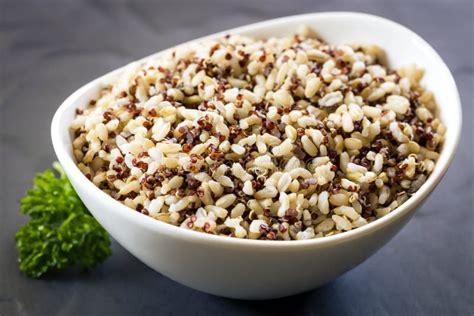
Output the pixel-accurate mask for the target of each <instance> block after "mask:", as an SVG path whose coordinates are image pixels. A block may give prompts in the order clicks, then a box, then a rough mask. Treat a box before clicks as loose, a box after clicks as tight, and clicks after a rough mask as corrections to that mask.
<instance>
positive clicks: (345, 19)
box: [51, 12, 461, 246]
mask: <svg viewBox="0 0 474 316" xmlns="http://www.w3.org/2000/svg"><path fill="white" fill-rule="evenodd" d="M302 24H306V25H308V26H310V27H311V28H313V29H314V30H315V31H316V32H317V34H318V35H319V36H320V37H321V38H322V39H324V40H325V41H327V42H329V43H334V44H343V43H346V44H351V43H357V44H375V45H378V46H380V47H381V48H382V49H383V50H384V51H385V53H386V57H387V61H388V64H389V66H390V67H391V68H397V67H399V66H401V65H406V64H410V63H415V64H417V65H418V66H420V67H422V68H424V70H425V76H424V77H423V80H422V83H423V85H424V86H425V87H426V88H427V89H428V90H430V91H431V92H433V94H434V96H435V99H436V101H437V104H438V108H439V116H440V118H441V120H442V121H443V123H444V124H445V125H446V126H447V132H446V141H445V144H444V146H443V149H442V152H441V155H440V158H439V160H438V162H437V164H436V167H435V170H434V171H433V173H432V175H431V176H430V177H429V178H428V180H427V181H426V182H425V184H423V186H422V187H421V188H420V189H419V190H418V192H417V193H415V194H414V196H412V197H411V198H410V199H409V200H408V201H407V202H405V203H404V204H403V205H402V206H401V207H399V208H397V209H396V210H395V211H393V212H391V213H390V214H389V215H387V216H385V217H383V218H381V219H379V220H377V221H375V222H373V223H370V224H369V225H366V226H363V227H361V228H358V229H356V230H353V231H350V232H345V233H344V234H339V235H336V236H331V237H325V238H321V239H314V240H305V241H289V242H288V243H289V244H296V243H305V242H306V243H308V242H309V243H321V242H329V241H330V240H342V239H343V238H348V237H350V236H355V235H357V234H362V233H368V232H369V231H370V230H371V229H375V228H376V227H378V226H381V225H382V226H383V225H386V224H387V223H389V222H390V221H392V220H394V219H395V218H396V217H397V216H399V215H400V214H401V213H404V212H407V211H410V210H412V209H413V208H414V207H415V206H416V205H417V204H418V203H419V202H421V201H422V200H423V199H424V198H426V196H427V195H428V194H429V193H430V192H431V190H432V189H433V188H434V187H435V186H436V184H437V183H438V182H439V181H440V180H441V178H442V176H443V175H444V173H445V172H446V170H447V168H448V165H449V162H450V161H451V159H452V158H453V155H454V151H455V148H456V146H457V143H458V141H459V135H460V130H461V105H460V101H459V95H458V92H457V89H456V85H455V83H454V80H453V78H452V76H451V73H450V72H449V70H448V68H447V66H446V65H445V64H444V62H443V61H442V59H441V58H440V57H439V55H438V54H437V53H436V52H435V51H434V49H433V48H432V47H431V46H430V45H429V44H428V43H426V42H425V41H424V40H423V39H422V38H421V37H419V36H418V35H416V34H415V33H413V32H412V31H410V30H408V29H407V28H405V27H403V26H401V25H399V24H397V23H394V22H392V21H389V20H386V19H384V18H380V17H376V16H372V15H367V14H360V13H349V12H332V13H316V14H306V15H300V16H291V17H285V18H280V19H276V20H270V21H265V22H261V23H257V24H252V25H248V26H244V27H240V28H236V29H231V30H227V31H224V32H220V33H217V34H214V35H210V36H207V37H204V38H201V39H197V40H195V41H199V40H202V39H206V38H214V37H220V36H223V35H225V34H228V33H238V34H242V35H247V36H252V37H256V38H266V37H272V36H286V35H292V34H294V32H295V31H296V30H297V28H298V27H299V26H300V25H302ZM185 44H187V43H184V44H182V45H185ZM160 53H162V52H160ZM160 53H156V54H154V55H151V56H148V57H145V58H144V59H142V60H146V59H149V58H154V57H155V56H157V55H158V54H160ZM123 69H124V67H122V68H120V69H117V70H115V71H113V72H111V73H109V74H106V75H104V76H102V77H100V78H98V79H96V80H94V81H92V82H90V83H88V84H86V85H85V86H83V87H82V88H80V89H79V90H77V91H76V92H75V93H73V94H72V95H71V96H70V97H69V98H68V99H66V100H65V101H64V103H63V104H62V105H61V106H60V108H59V109H58V111H57V112H56V114H55V117H54V119H53V122H52V127H51V132H52V139H53V146H54V149H55V152H56V154H57V156H58V159H59V161H60V162H61V164H62V165H63V167H64V169H65V170H66V172H67V174H68V176H69V177H74V178H76V180H78V181H82V182H81V183H84V185H88V186H90V188H91V190H96V191H97V192H98V193H102V192H101V191H100V190H99V189H98V188H96V187H94V185H93V184H92V183H91V182H89V181H88V180H87V179H86V178H85V177H84V176H83V175H82V174H81V172H80V171H79V169H78V168H77V167H76V165H75V162H74V160H73V155H72V150H71V137H70V134H69V125H70V123H71V121H72V120H73V118H74V116H75V109H76V108H77V107H85V106H86V105H87V104H88V101H89V100H90V99H91V98H93V97H95V96H96V94H97V93H98V91H99V90H100V88H101V86H102V85H103V84H104V83H105V82H107V81H108V80H110V79H111V78H112V77H114V76H116V75H118V74H120V72H121V71H123ZM109 198H110V197H109ZM110 199H111V200H113V199H112V198H110ZM116 204H117V208H118V209H120V210H121V209H125V208H126V207H125V206H123V205H121V204H120V203H119V202H116ZM119 205H120V206H119ZM112 211H115V210H112ZM135 215H136V216H135ZM134 216H135V217H136V218H137V221H142V219H138V218H139V217H140V218H145V216H141V215H140V214H138V213H137V214H135V213H134ZM147 220H150V222H151V221H153V222H156V225H158V226H161V225H163V224H164V223H160V222H158V221H155V220H153V219H147ZM150 225H151V224H150ZM164 225H168V224H164ZM158 226H157V227H158ZM168 226H171V225H168ZM174 228H176V229H177V230H179V231H183V232H184V231H186V230H183V229H181V228H177V227H173V229H174ZM188 233H191V235H190V236H194V237H195V238H211V239H214V240H217V239H219V240H222V241H225V242H235V243H240V242H253V243H262V242H263V243H264V244H265V245H270V244H274V245H275V244H278V245H281V246H283V245H285V244H286V242H281V241H279V242H275V243H272V242H269V241H252V240H238V241H237V239H232V241H231V240H229V238H222V237H218V236H217V239H216V238H215V237H216V236H208V235H207V234H202V233H197V232H191V231H190V232H188V231H186V233H184V234H186V235H188ZM197 235H202V236H199V237H198V236H197ZM205 236H206V237H205Z"/></svg>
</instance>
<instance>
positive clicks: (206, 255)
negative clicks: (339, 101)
mask: <svg viewBox="0 0 474 316" xmlns="http://www.w3.org/2000/svg"><path fill="white" fill-rule="evenodd" d="M301 24H306V25H308V26H310V27H312V28H313V29H315V30H316V31H317V33H318V34H319V35H320V36H321V37H322V38H323V39H324V40H326V41H328V42H329V43H335V44H340V43H355V42H357V43H371V44H377V45H379V46H381V47H382V48H383V49H384V50H385V51H386V53H387V57H388V62H389V65H390V66H391V67H397V66H400V65H403V64H408V63H412V62H414V63H416V64H417V65H419V66H421V67H423V68H424V69H425V70H426V73H425V77H424V79H423V84H424V85H425V86H426V87H427V88H428V89H429V90H430V91H432V92H433V93H434V95H435V98H436V101H437V102H438V105H439V109H440V111H439V112H440V113H439V115H440V117H441V120H442V121H443V123H444V124H445V125H446V126H447V132H446V142H445V144H444V147H443V149H442V152H441V155H440V158H439V160H438V162H437V164H436V167H435V169H434V171H433V173H432V175H431V176H430V177H429V178H428V180H427V181H426V183H425V184H423V186H422V187H421V188H420V189H419V190H418V192H416V193H415V194H414V195H413V196H412V197H411V198H410V199H409V200H408V201H407V202H405V203H404V204H403V205H402V206H401V207H399V208H397V209H396V210H394V211H393V212H392V213H390V214H389V215H387V216H385V217H383V218H381V219H379V220H376V221H375V222H373V223H370V224H368V225H366V226H363V227H361V228H358V229H355V230H353V231H350V232H345V233H342V234H339V235H335V236H331V237H325V238H320V239H312V240H303V241H261V240H242V239H237V238H229V237H221V236H214V235H209V234H204V233H199V232H194V231H191V230H186V229H183V228H179V227H175V226H172V225H169V224H166V223H163V222H160V221H157V220H154V219H152V218H151V217H148V216H145V215H142V214H140V213H138V212H136V211H133V210H131V209H130V208H128V207H126V206H125V205H123V204H121V203H120V202H117V201H115V200H114V199H113V198H111V197H110V196H108V195H107V194H106V193H104V192H102V191H101V190H99V189H98V188H97V187H95V186H94V184H92V182H90V181H89V180H87V178H86V177H85V176H84V175H83V174H82V173H81V172H80V171H79V169H78V168H77V166H76V163H75V162H74V158H73V155H72V149H71V137H70V134H69V132H68V127H69V124H70V123H71V121H72V120H73V118H74V115H75V114H74V113H75V108H76V107H81V106H84V105H86V104H87V103H88V101H89V99H91V98H93V97H95V96H96V94H97V92H98V91H99V89H100V87H101V85H102V84H103V83H104V82H106V81H108V80H109V79H110V78H111V77H112V76H116V75H117V74H120V72H121V71H122V70H123V68H120V69H118V70H116V71H113V72H111V73H109V74H107V75H104V76H102V77H100V78H98V79H96V80H94V81H92V82H90V83H88V84H86V85H85V86H83V87H82V88H80V89H79V90H77V91H76V92H74V93H73V94H72V95H71V96H70V97H69V98H67V99H66V101H64V103H63V104H62V105H61V106H60V107H59V109H58V110H57V112H56V114H55V116H54V118H53V122H52V126H51V135H52V140H53V145H54V150H55V152H56V155H57V157H58V159H59V161H60V163H61V165H62V166H63V167H64V169H65V171H66V173H67V175H68V177H69V179H70V180H71V182H72V184H73V186H74V188H75V189H76V190H77V193H78V194H79V196H80V197H81V199H82V201H83V202H84V203H85V205H86V206H87V207H88V208H89V210H90V211H91V212H92V214H93V215H94V217H95V218H96V219H97V220H98V221H99V222H100V224H101V225H102V226H103V227H104V228H105V229H106V230H107V231H108V232H109V233H110V234H111V235H112V237H113V238H114V239H115V240H117V241H118V242H119V243H120V244H121V245H122V246H123V247H124V248H125V249H127V250H128V251H130V252H131V253H132V254H133V255H134V256H136V257H137V258H138V259H140V260H141V261H143V262H144V263H145V264H146V265H148V266H149V267H151V268H152V269H154V270H156V271H158V272H160V273H161V274H163V275H166V276H167V277H169V278H171V279H173V280H175V281H177V282H179V283H182V284H184V285H186V286H189V287H191V288H194V289H197V290H200V291H204V292H207V293H212V294H215V295H219V296H226V297H231V298H240V299H269V298H277V297H283V296H288V295H292V294H296V293H300V292H304V291H308V290H311V289H314V288H316V287H318V286H321V285H322V284H324V283H327V282H329V281H331V280H333V279H335V278H336V277H338V276H339V275H341V274H342V273H344V272H346V271H348V270H350V269H352V268H354V267H355V266H357V265H358V264H360V263H361V262H363V261H364V260H366V259H367V258H368V257H369V256H371V255H372V254H373V253H374V252H375V251H377V250H378V249H379V248H380V247H382V246H383V245H384V244H385V243H387V242H388V241H389V240H390V239H391V238H392V237H393V236H394V235H395V234H396V233H397V232H398V231H399V230H400V229H401V228H402V227H403V226H404V225H405V224H406V223H407V222H408V220H409V219H410V218H411V216H412V215H413V214H414V212H415V210H416V209H417V208H418V207H420V206H421V204H422V203H423V201H424V200H425V199H426V198H427V197H428V195H429V194H430V193H431V192H432V190H433V189H434V188H435V187H436V185H437V184H438V182H439V181H440V180H441V178H442V177H443V175H444V174H445V172H446V170H447V169H448V166H449V164H450V162H451V160H452V158H453V156H454V152H455V149H456V146H457V144H458V141H459V136H460V132H461V105H460V100H459V95H458V91H457V88H456V85H455V83H454V80H453V77H452V76H451V73H450V72H449V70H448V68H447V66H446V65H445V63H444V62H443V61H442V60H441V58H440V57H439V55H438V54H437V53H436V52H435V50H434V49H433V48H432V47H431V46H430V45H429V44H428V43H426V42H425V41H424V40H423V39H422V38H421V37H420V36H418V35H416V34H415V33H413V32H412V31H410V30H408V29H407V28H405V27H403V26H401V25H399V24H397V23H394V22H392V21H389V20H387V19H384V18H380V17H376V16H372V15H367V14H361V13H350V12H328V13H315V14H305V15H298V16H290V17H284V18H279V19H275V20H270V21H265V22H261V23H257V24H252V25H248V26H244V27H239V28H236V29H232V30H228V31H225V32H222V33H217V34H214V35H211V36H209V37H207V38H215V37H220V36H223V35H224V34H228V33H239V34H244V35H249V36H252V37H257V38H258V37H269V36H285V35H291V34H293V33H294V32H295V30H296V29H297V28H298V26H300V25H301ZM158 54H160V53H158ZM154 56H156V54H155V55H154ZM151 57H153V56H149V57H147V58H151ZM145 59H146V58H145ZM426 229H430V228H429V227H426ZM126 269H127V267H124V271H126ZM367 282H371V280H367Z"/></svg>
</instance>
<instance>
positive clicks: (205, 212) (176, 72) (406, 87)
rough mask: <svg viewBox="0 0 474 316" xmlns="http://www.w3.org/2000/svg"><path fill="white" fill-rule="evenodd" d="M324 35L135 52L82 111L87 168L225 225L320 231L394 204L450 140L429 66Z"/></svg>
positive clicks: (214, 228) (80, 158)
mask: <svg viewBox="0 0 474 316" xmlns="http://www.w3.org/2000/svg"><path fill="white" fill-rule="evenodd" d="M312 34H313V32H312V31H311V30H310V29H308V28H306V27H302V28H301V29H300V30H299V31H298V32H297V33H296V34H295V35H294V36H293V37H282V38H269V39H265V40H256V39H253V38H249V37H244V36H240V35H228V36H226V37H224V38H222V39H218V40H209V41H205V42H201V43H198V44H191V45H187V46H183V47H178V48H176V49H175V50H172V51H171V52H169V53H167V54H165V55H161V56H159V57H157V58H155V59H153V60H147V61H146V62H137V63H133V64H131V65H129V66H128V67H127V68H126V70H125V71H124V73H122V74H121V75H120V76H119V78H117V79H116V80H114V81H112V82H110V84H109V85H108V86H104V87H103V89H102V91H101V92H100V95H98V96H97V98H95V99H94V100H91V101H90V102H89V103H88V105H86V106H85V107H81V109H80V110H78V111H77V112H76V119H75V120H74V121H73V123H72V124H71V131H72V133H73V135H74V140H73V150H74V156H75V158H76V160H77V163H78V167H79V168H80V170H81V171H82V172H83V173H84V174H85V175H86V176H87V178H89V179H90V180H91V181H92V182H93V183H94V184H95V185H96V186H97V187H99V188H100V189H101V190H103V191H104V192H106V193H108V194H109V195H110V196H112V197H113V198H114V199H116V200H118V201H120V202H122V203H123V204H125V205H127V206H129V207H130V208H131V209H133V210H135V211H137V212H141V213H142V214H144V215H147V216H151V217H153V218H155V219H157V220H160V221H163V222H166V223H170V224H173V225H177V226H180V227H183V228H184V229H192V230H195V231H199V232H206V233H210V234H216V235H222V236H231V237H238V238H248V239H266V240H301V239H311V238H318V237H324V236H331V235H334V234H339V233H341V232H345V231H349V230H352V229H356V228H358V227H361V226H363V225H366V224H368V223H370V222H372V221H374V220H376V219H378V218H380V217H382V216H385V215H387V214H388V213H390V212H391V211H393V210H394V209H395V208H397V207H398V206H400V205H401V204H402V203H404V202H405V201H406V200H407V199H409V197H410V196H411V195H412V194H413V193H414V192H416V191H417V190H418V188H419V187H420V186H421V185H422V184H423V183H424V182H425V180H426V179H427V177H429V175H430V174H431V173H432V171H433V169H434V166H435V163H436V160H437V159H438V156H439V150H440V147H441V146H442V144H443V135H444V133H445V127H444V125H443V124H442V123H441V122H440V120H439V119H438V118H436V115H435V114H436V104H435V101H434V99H433V96H432V94H431V93H430V92H428V91H426V90H424V89H423V87H422V86H421V85H420V83H419V81H420V79H421V78H422V76H423V71H422V70H420V69H419V68H417V67H416V66H415V65H409V66H406V67H402V68H400V69H397V70H391V69H389V68H387V67H386V66H384V65H382V63H381V62H380V59H381V56H382V54H383V52H382V51H381V49H379V48H378V47H376V46H358V45H330V44H326V43H324V42H323V41H321V40H319V39H318V38H316V37H315V36H313V35H312Z"/></svg>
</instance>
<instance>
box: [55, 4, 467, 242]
mask: <svg viewBox="0 0 474 316" xmlns="http://www.w3.org/2000/svg"><path fill="white" fill-rule="evenodd" d="M310 18H318V19H322V18H325V19H331V18H339V19H341V18H351V19H354V18H356V19H363V20H371V21H373V22H374V23H383V24H386V25H387V26H388V27H392V28H398V29H399V30H400V31H402V32H404V33H405V34H408V35H409V36H411V37H412V38H413V39H414V41H415V42H416V44H417V45H418V46H419V48H418V49H420V50H424V51H425V52H426V53H427V54H429V55H431V57H432V58H434V60H435V61H436V63H437V64H438V66H440V67H441V68H442V71H443V72H445V75H446V78H445V79H444V80H445V81H446V87H447V88H448V89H450V90H453V92H454V95H455V96H456V98H455V100H452V104H451V109H450V111H451V112H453V113H452V116H453V118H454V119H453V120H452V121H453V123H452V126H449V127H448V128H450V129H454V133H451V135H452V138H453V139H451V140H450V141H448V139H446V141H445V144H444V146H443V149H442V151H441V153H440V159H438V162H437V163H436V166H435V169H434V171H433V173H432V174H431V175H430V176H429V177H428V179H427V181H426V182H425V183H424V184H423V185H422V186H421V187H420V188H419V189H418V191H416V192H415V193H414V194H413V195H412V196H411V197H410V198H409V199H408V200H407V201H405V202H404V203H403V204H402V205H401V206H399V207H397V208H396V209H395V210H393V211H392V212H390V213H389V214H387V215H386V216H384V217H382V218H379V219H377V220H375V221H373V222H371V223H369V224H367V225H364V226H362V227H359V228H357V229H353V230H351V231H346V232H343V233H340V234H336V235H333V236H327V237H322V238H316V239H308V240H286V241H277V240H253V239H241V238H232V237H226V236H218V235H212V234H206V233H202V232H197V231H194V230H188V229H183V228H181V227H179V226H175V225H171V224H168V223H165V222H162V221H159V220H156V219H154V218H152V217H150V216H146V215H143V214H141V213H138V212H135V211H133V212H131V210H132V209H131V208H129V207H128V206H126V205H124V204H122V203H120V202H119V201H116V200H115V199H113V198H112V197H111V196H109V195H108V194H106V193H105V192H103V191H102V190H100V189H99V188H98V187H96V186H95V185H94V184H93V183H92V182H91V181H90V180H88V179H87V178H86V177H85V176H84V175H83V174H82V172H81V171H80V170H79V168H78V167H77V165H76V163H75V162H74V160H73V158H72V156H71V154H70V150H69V148H66V147H68V146H64V145H63V143H62V141H61V135H62V134H61V133H64V132H65V131H64V130H62V129H61V119H62V117H63V116H64V115H63V114H64V112H66V110H68V109H69V108H70V107H72V106H76V105H77V104H76V103H75V102H76V99H77V98H78V97H80V96H81V95H82V94H83V93H84V92H86V91H88V90H89V89H91V87H93V86H96V85H98V84H100V83H101V82H102V81H103V80H104V79H105V78H109V77H111V76H113V75H116V74H118V73H119V72H121V71H122V70H123V69H124V68H125V67H126V65H125V66H123V67H120V68H118V69H116V70H113V71H111V72H109V73H107V74H105V75H102V76H100V77H99V78H97V79H95V80H93V81H91V82H89V83H87V84H85V85H84V86H82V87H81V88H79V89H78V90H76V91H75V92H74V93H72V94H71V95H70V96H69V97H68V98H67V99H66V100H65V101H64V102H63V103H62V104H61V105H60V106H59V108H58V109H57V111H56V113H55V114H54V117H53V120H52V123H51V138H52V142H53V147H54V151H55V153H56V156H57V157H58V160H59V162H60V163H61V165H62V166H63V168H64V170H65V171H66V174H67V175H68V177H70V178H73V180H74V181H71V182H76V183H79V184H80V185H83V186H84V187H85V189H86V190H87V191H89V192H90V194H92V195H95V197H96V198H97V199H100V198H103V199H104V201H103V202H104V203H107V204H108V206H107V208H109V207H110V208H112V209H113V212H115V213H116V214H114V216H125V217H128V218H127V220H128V221H131V222H133V223H134V224H135V225H140V226H142V227H143V228H146V229H149V230H153V231H156V232H159V233H162V234H166V235H169V236H173V237H174V238H179V239H182V240H186V241H188V242H193V243H212V244H215V245H216V246H233V247H236V246H238V247H259V248H260V249H268V250H271V249H281V248H292V249H300V248H302V247H305V248H306V247H323V246H329V245H334V244H339V243H342V242H346V241H349V240H353V239H356V238H360V237H362V236H366V235H369V234H371V233H373V232H375V231H377V230H380V229H383V228H384V227H385V226H387V225H388V224H390V223H393V222H395V221H396V220H398V219H399V218H401V217H402V216H403V215H405V214H406V213H408V212H410V211H411V210H413V209H414V208H416V207H417V206H418V205H419V204H420V203H421V202H423V201H424V199H425V198H426V197H427V196H428V195H429V194H430V193H431V191H432V190H433V189H434V188H435V187H436V185H437V184H438V183H439V181H440V180H441V178H442V177H443V176H444V174H445V173H446V171H447V169H448V167H449V165H450V164H451V161H452V160H453V158H454V154H455V152H456V148H457V146H458V144H459V140H460V134H461V122H462V120H461V117H462V112H461V111H462V110H461V101H460V97H459V92H458V89H457V87H456V83H455V81H454V79H453V76H452V74H451V72H450V71H449V69H448V67H447V66H446V64H445V63H444V61H443V60H442V58H441V57H440V56H439V55H438V53H437V52H436V51H435V50H434V49H433V48H432V47H431V46H430V45H429V44H428V43H427V42H426V41H425V40H424V39H423V38H422V37H421V36H419V35H418V34H416V33H415V32H413V31H412V30H410V29H408V28H407V27H405V26H403V25H401V24H399V23H397V22H394V21H392V20H389V19H387V18H383V17H380V16H376V15H371V14H366V13H360V12H349V11H333V12H321V13H308V14H301V15H292V16H285V17H280V18H276V19H270V20H265V21H262V22H257V23H253V24H248V25H245V26H241V27H237V28H232V29H228V30H225V31H222V32H218V33H214V34H211V35H208V36H204V37H201V38H198V39H194V40H191V41H188V42H185V43H182V44H179V45H176V46H173V47H171V48H168V49H165V50H162V51H160V52H157V53H154V54H152V55H149V56H147V57H145V58H142V59H139V60H137V61H138V62H139V61H142V60H146V59H149V58H153V57H154V56H156V55H158V54H163V53H164V52H166V51H169V50H171V49H175V48H176V47H178V46H181V45H186V44H188V43H191V42H196V41H200V40H204V39H207V38H215V37H219V36H223V35H225V34H228V33H230V32H232V33H246V32H251V31H252V30H253V29H255V28H256V29H258V28H261V27H271V26H272V25H279V24H284V23H294V22H298V20H305V19H310ZM66 132H68V131H66ZM110 215H112V214H110Z"/></svg>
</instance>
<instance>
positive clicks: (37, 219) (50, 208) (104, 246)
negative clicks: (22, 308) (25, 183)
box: [15, 162, 111, 278]
mask: <svg viewBox="0 0 474 316" xmlns="http://www.w3.org/2000/svg"><path fill="white" fill-rule="evenodd" d="M53 167H54V169H55V170H56V171H57V175H56V174H55V173H54V172H53V171H52V170H46V171H45V172H43V173H40V174H38V175H37V176H36V177H35V179H34V187H33V188H32V189H30V190H29V191H28V192H27V195H26V196H25V197H24V198H22V199H21V201H20V207H21V212H22V213H23V214H26V215H29V216H30V217H31V221H30V222H29V223H28V224H26V225H24V226H22V227H21V228H20V230H19V231H18V232H17V234H16V237H15V239H16V246H17V248H18V252H19V254H20V257H19V263H20V270H21V271H23V272H24V273H25V274H26V275H28V276H30V277H34V278H38V277H40V276H41V275H43V274H44V273H46V272H48V271H50V270H60V269H64V268H66V267H69V266H72V265H75V264H79V265H80V266H82V267H84V268H88V267H92V266H94V265H96V264H97V263H100V262H102V261H104V260H105V259H106V258H107V257H108V256H109V255H110V254H111V250H110V239H109V236H108V234H107V232H106V231H105V230H104V229H103V228H102V227H101V226H100V225H99V223H98V222H97V221H96V220H95V219H94V217H92V215H91V214H90V213H89V211H88V210H87V208H86V207H85V206H84V204H83V203H82V202H81V200H80V199H79V197H78V196H77V194H76V192H75V191H74V189H73V187H72V185H71V183H70V182H69V180H68V179H67V177H66V174H65V173H64V171H63V169H62V168H61V166H60V165H59V163H57V162H56V163H54V164H53Z"/></svg>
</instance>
